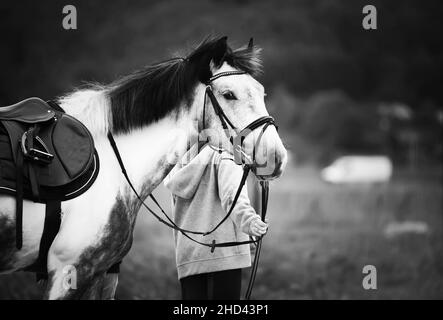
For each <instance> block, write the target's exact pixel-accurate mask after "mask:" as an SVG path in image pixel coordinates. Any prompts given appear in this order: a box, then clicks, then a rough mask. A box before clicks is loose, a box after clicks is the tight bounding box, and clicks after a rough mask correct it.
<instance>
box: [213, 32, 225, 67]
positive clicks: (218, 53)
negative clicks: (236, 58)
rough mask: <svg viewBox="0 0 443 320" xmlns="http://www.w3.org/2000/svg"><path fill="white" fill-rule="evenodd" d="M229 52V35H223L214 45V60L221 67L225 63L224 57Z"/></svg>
mask: <svg viewBox="0 0 443 320" xmlns="http://www.w3.org/2000/svg"><path fill="white" fill-rule="evenodd" d="M227 52H228V37H226V36H224V37H221V38H220V39H219V40H217V42H216V43H215V46H214V51H213V52H212V62H213V63H214V65H215V66H217V67H220V66H221V64H222V63H223V60H224V57H225V56H226V53H227Z"/></svg>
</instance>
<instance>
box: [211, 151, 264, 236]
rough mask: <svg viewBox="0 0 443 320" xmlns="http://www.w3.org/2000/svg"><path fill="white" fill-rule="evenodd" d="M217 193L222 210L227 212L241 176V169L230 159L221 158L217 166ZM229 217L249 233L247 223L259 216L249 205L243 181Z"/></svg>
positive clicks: (246, 189)
mask: <svg viewBox="0 0 443 320" xmlns="http://www.w3.org/2000/svg"><path fill="white" fill-rule="evenodd" d="M217 176H218V194H219V197H220V200H221V204H222V207H223V210H224V211H225V212H226V213H227V212H228V211H229V209H230V208H231V204H232V202H233V201H234V197H235V194H236V192H237V189H238V186H239V185H240V181H241V178H242V176H243V169H242V167H241V166H240V165H237V164H236V163H235V162H234V161H233V160H232V159H228V158H222V159H221V160H220V161H219V166H218V175H217ZM231 218H232V220H233V221H234V223H235V224H236V226H237V227H238V228H240V230H242V231H243V232H244V233H246V234H249V225H250V223H251V221H252V220H254V219H260V216H259V215H258V214H257V213H256V212H255V210H254V208H253V207H252V206H251V204H250V201H249V197H248V188H247V185H246V183H245V185H244V186H243V189H242V191H241V193H240V196H239V197H238V200H237V203H236V204H235V207H234V209H233V211H232V213H231Z"/></svg>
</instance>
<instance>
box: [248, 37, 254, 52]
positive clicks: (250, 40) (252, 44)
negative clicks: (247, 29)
mask: <svg viewBox="0 0 443 320" xmlns="http://www.w3.org/2000/svg"><path fill="white" fill-rule="evenodd" d="M253 47H254V38H252V37H251V39H249V43H248V49H249V50H252V48H253Z"/></svg>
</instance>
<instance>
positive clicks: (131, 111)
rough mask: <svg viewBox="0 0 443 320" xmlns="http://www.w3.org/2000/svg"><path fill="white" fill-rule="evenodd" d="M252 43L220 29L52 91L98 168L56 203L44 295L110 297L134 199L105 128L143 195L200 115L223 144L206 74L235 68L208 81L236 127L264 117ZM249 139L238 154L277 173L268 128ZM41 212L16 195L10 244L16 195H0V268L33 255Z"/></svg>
mask: <svg viewBox="0 0 443 320" xmlns="http://www.w3.org/2000/svg"><path fill="white" fill-rule="evenodd" d="M260 51H261V49H260V48H258V47H257V46H255V45H253V44H252V41H250V43H249V45H246V46H243V47H241V48H238V49H235V50H234V49H231V47H230V46H229V45H228V43H227V37H216V38H214V37H210V38H206V39H205V40H204V41H203V42H202V43H200V45H198V46H197V47H196V48H195V49H193V50H191V52H190V53H189V54H188V55H186V57H184V58H171V59H168V60H164V61H161V62H159V63H154V64H151V65H148V66H146V67H143V68H141V69H140V70H137V71H135V72H133V73H131V74H129V75H127V76H124V77H121V78H119V79H117V80H115V81H113V82H111V83H110V84H107V85H102V84H90V85H88V86H87V87H84V88H81V89H76V90H75V91H73V92H71V93H70V94H67V95H65V96H62V97H60V98H59V99H58V103H59V105H60V106H61V107H62V108H63V109H64V110H65V111H66V113H67V114H69V115H72V116H73V117H75V118H77V119H78V120H80V121H81V122H82V123H83V124H85V126H86V127H87V128H88V129H89V131H90V132H91V134H92V135H93V137H94V142H95V148H96V151H97V153H98V155H99V159H100V171H99V174H98V176H97V178H96V181H95V182H94V184H93V185H92V186H91V188H90V189H89V190H88V191H86V192H85V193H83V194H82V195H80V196H79V197H77V198H74V199H71V200H68V201H65V202H63V203H62V207H61V208H62V213H61V215H62V221H61V226H60V230H59V232H58V234H57V236H56V237H55V239H54V241H53V243H52V245H51V247H50V249H49V252H48V260H47V268H48V280H47V283H46V289H45V293H44V298H46V299H108V298H113V297H114V295H115V290H116V287H117V283H118V276H117V275H109V274H107V270H108V269H109V268H110V267H111V266H112V265H114V264H116V263H118V262H120V261H121V260H122V259H123V258H124V257H125V255H126V254H127V253H128V251H129V250H130V248H131V245H132V238H133V230H134V225H135V222H136V218H137V214H138V211H139V209H140V207H141V202H140V201H139V198H138V197H136V196H135V194H134V192H133V190H131V188H130V187H129V185H128V182H127V180H125V178H124V176H123V175H122V172H121V170H120V166H119V162H118V159H117V158H116V155H115V153H114V151H113V149H112V147H111V145H110V143H109V141H108V139H107V133H108V132H111V133H112V135H113V136H114V137H115V143H116V145H118V148H119V151H120V155H121V159H122V161H123V162H124V164H125V167H126V170H127V175H128V177H129V178H130V179H131V181H132V184H133V185H134V188H135V189H136V190H137V192H138V194H139V195H140V197H141V198H142V199H146V198H147V197H148V196H149V195H150V194H151V192H152V191H153V190H154V189H155V188H156V187H157V186H158V185H159V184H160V183H161V182H162V180H163V179H164V178H165V177H166V175H167V174H168V173H169V172H170V170H171V169H172V168H173V166H174V164H175V163H177V161H179V160H180V159H181V157H182V156H183V155H184V154H185V153H186V152H187V151H188V150H189V149H190V148H191V145H192V143H191V142H193V141H194V142H195V141H198V140H199V137H200V136H201V132H200V131H201V127H202V122H203V123H204V125H205V127H206V128H208V129H210V130H212V131H211V132H213V133H215V134H209V135H205V138H204V139H207V140H208V142H209V143H212V142H214V143H216V141H215V140H217V139H218V140H219V142H220V141H224V142H226V140H227V137H226V135H225V129H224V128H223V127H222V125H221V123H220V119H219V117H218V116H217V115H216V114H215V112H213V111H212V112H211V109H210V107H209V106H208V107H206V105H208V104H210V103H211V102H210V101H208V100H209V99H206V94H205V90H206V87H207V85H206V84H207V83H208V79H210V77H211V76H213V75H214V74H217V73H221V72H230V71H242V74H239V73H238V74H235V75H233V76H230V77H222V78H220V79H217V80H216V81H214V82H213V84H212V88H213V93H214V96H215V97H216V98H217V100H218V101H219V104H220V107H221V108H222V109H223V112H224V113H225V114H226V115H227V116H228V117H229V119H231V121H232V122H233V123H234V125H235V126H236V127H237V128H241V127H244V126H246V125H247V124H248V123H251V121H253V120H254V119H256V118H258V117H262V116H268V115H269V114H268V112H267V110H266V106H265V101H264V96H265V92H264V87H263V85H262V84H260V83H259V82H258V81H257V80H256V79H255V77H256V76H257V75H258V74H260V72H261V71H262V65H261V62H260ZM205 110H206V111H205ZM230 130H232V129H230ZM256 139H257V135H249V136H248V137H247V138H246V139H245V140H244V141H243V144H244V150H245V151H244V152H245V153H246V154H249V155H251V154H250V153H252V152H255V153H256V154H257V155H259V154H262V160H270V159H271V158H272V162H273V163H274V165H273V168H272V170H268V171H267V172H264V173H263V174H262V175H261V176H260V178H261V179H265V180H270V179H275V178H278V177H279V176H280V175H281V174H282V172H283V170H284V167H285V165H286V159H287V153H286V149H285V147H284V145H283V143H282V141H281V139H280V137H279V135H278V132H277V130H276V128H275V127H274V126H271V127H269V128H268V129H267V130H266V132H263V134H262V136H261V137H260V143H259V144H258V146H257V148H258V150H254V151H253V149H254V144H255V142H256ZM226 145H228V144H226ZM260 148H262V149H263V152H259V151H260ZM265 149H266V151H264V150H265ZM44 212H45V208H44V205H43V204H39V203H34V202H32V201H26V200H25V201H24V203H23V247H22V249H21V250H17V248H16V247H15V232H14V230H15V198H14V197H13V196H10V195H0V273H11V272H15V271H20V270H23V269H24V268H26V267H27V266H29V265H31V264H32V263H33V262H34V261H35V260H36V258H37V256H38V250H39V242H40V239H41V236H42V230H43V224H44ZM67 268H68V270H74V271H75V278H73V279H74V280H75V283H74V284H73V283H70V282H69V284H70V285H68V286H67V285H66V284H67V282H66V276H67V271H66V270H67ZM73 279H71V280H73Z"/></svg>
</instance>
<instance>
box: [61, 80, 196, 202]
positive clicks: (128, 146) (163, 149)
mask: <svg viewBox="0 0 443 320" xmlns="http://www.w3.org/2000/svg"><path fill="white" fill-rule="evenodd" d="M194 94H195V99H194V103H193V105H191V106H182V107H181V108H178V109H177V111H174V112H172V113H171V114H169V115H167V116H165V117H164V118H162V119H160V120H159V121H156V122H154V123H151V124H149V125H146V126H144V127H142V128H138V129H134V130H131V131H130V132H129V133H124V134H115V135H114V138H115V141H116V143H117V147H118V149H119V153H120V155H121V157H122V160H123V163H124V165H125V167H126V171H127V173H128V175H129V178H130V179H131V182H132V183H133V185H134V187H135V188H136V189H137V191H138V192H139V193H140V195H141V196H142V197H143V198H145V197H147V196H148V195H149V194H150V193H151V191H152V190H153V189H155V187H156V186H158V184H160V183H161V181H162V180H163V179H164V178H165V177H166V175H167V174H168V173H169V171H170V170H171V169H172V167H173V166H174V165H175V164H176V163H177V162H178V160H179V159H180V158H181V157H182V156H183V154H184V153H185V152H186V151H187V150H188V149H189V147H190V146H191V145H192V144H193V142H197V138H198V136H197V131H196V130H195V128H197V125H196V121H198V120H197V119H199V117H200V107H201V106H202V104H203V98H204V96H203V94H204V86H202V85H201V86H197V88H196V89H195V92H194ZM59 103H60V105H61V107H62V108H63V109H64V110H65V111H66V113H68V114H70V115H72V116H74V117H75V118H77V119H78V120H80V121H82V122H83V124H85V126H86V127H87V128H88V129H89V131H90V132H91V133H92V135H93V137H94V142H95V146H96V149H97V150H98V151H99V155H100V162H101V165H100V166H101V169H100V170H101V171H103V172H106V174H107V175H110V176H112V177H115V178H116V179H118V178H117V177H120V178H121V180H119V181H121V182H120V187H119V188H120V192H121V193H122V194H125V193H127V192H128V190H127V188H128V184H127V182H126V181H125V180H124V178H123V177H122V175H121V169H120V168H119V165H118V162H117V159H116V156H115V154H114V151H113V150H112V148H111V146H110V144H109V141H108V140H107V137H106V134H107V132H108V130H109V128H110V127H111V125H110V122H111V119H112V115H111V111H110V104H109V99H108V97H107V95H106V92H105V91H103V90H82V91H78V92H75V93H73V94H71V95H69V96H67V97H64V98H61V99H60V100H59Z"/></svg>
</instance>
